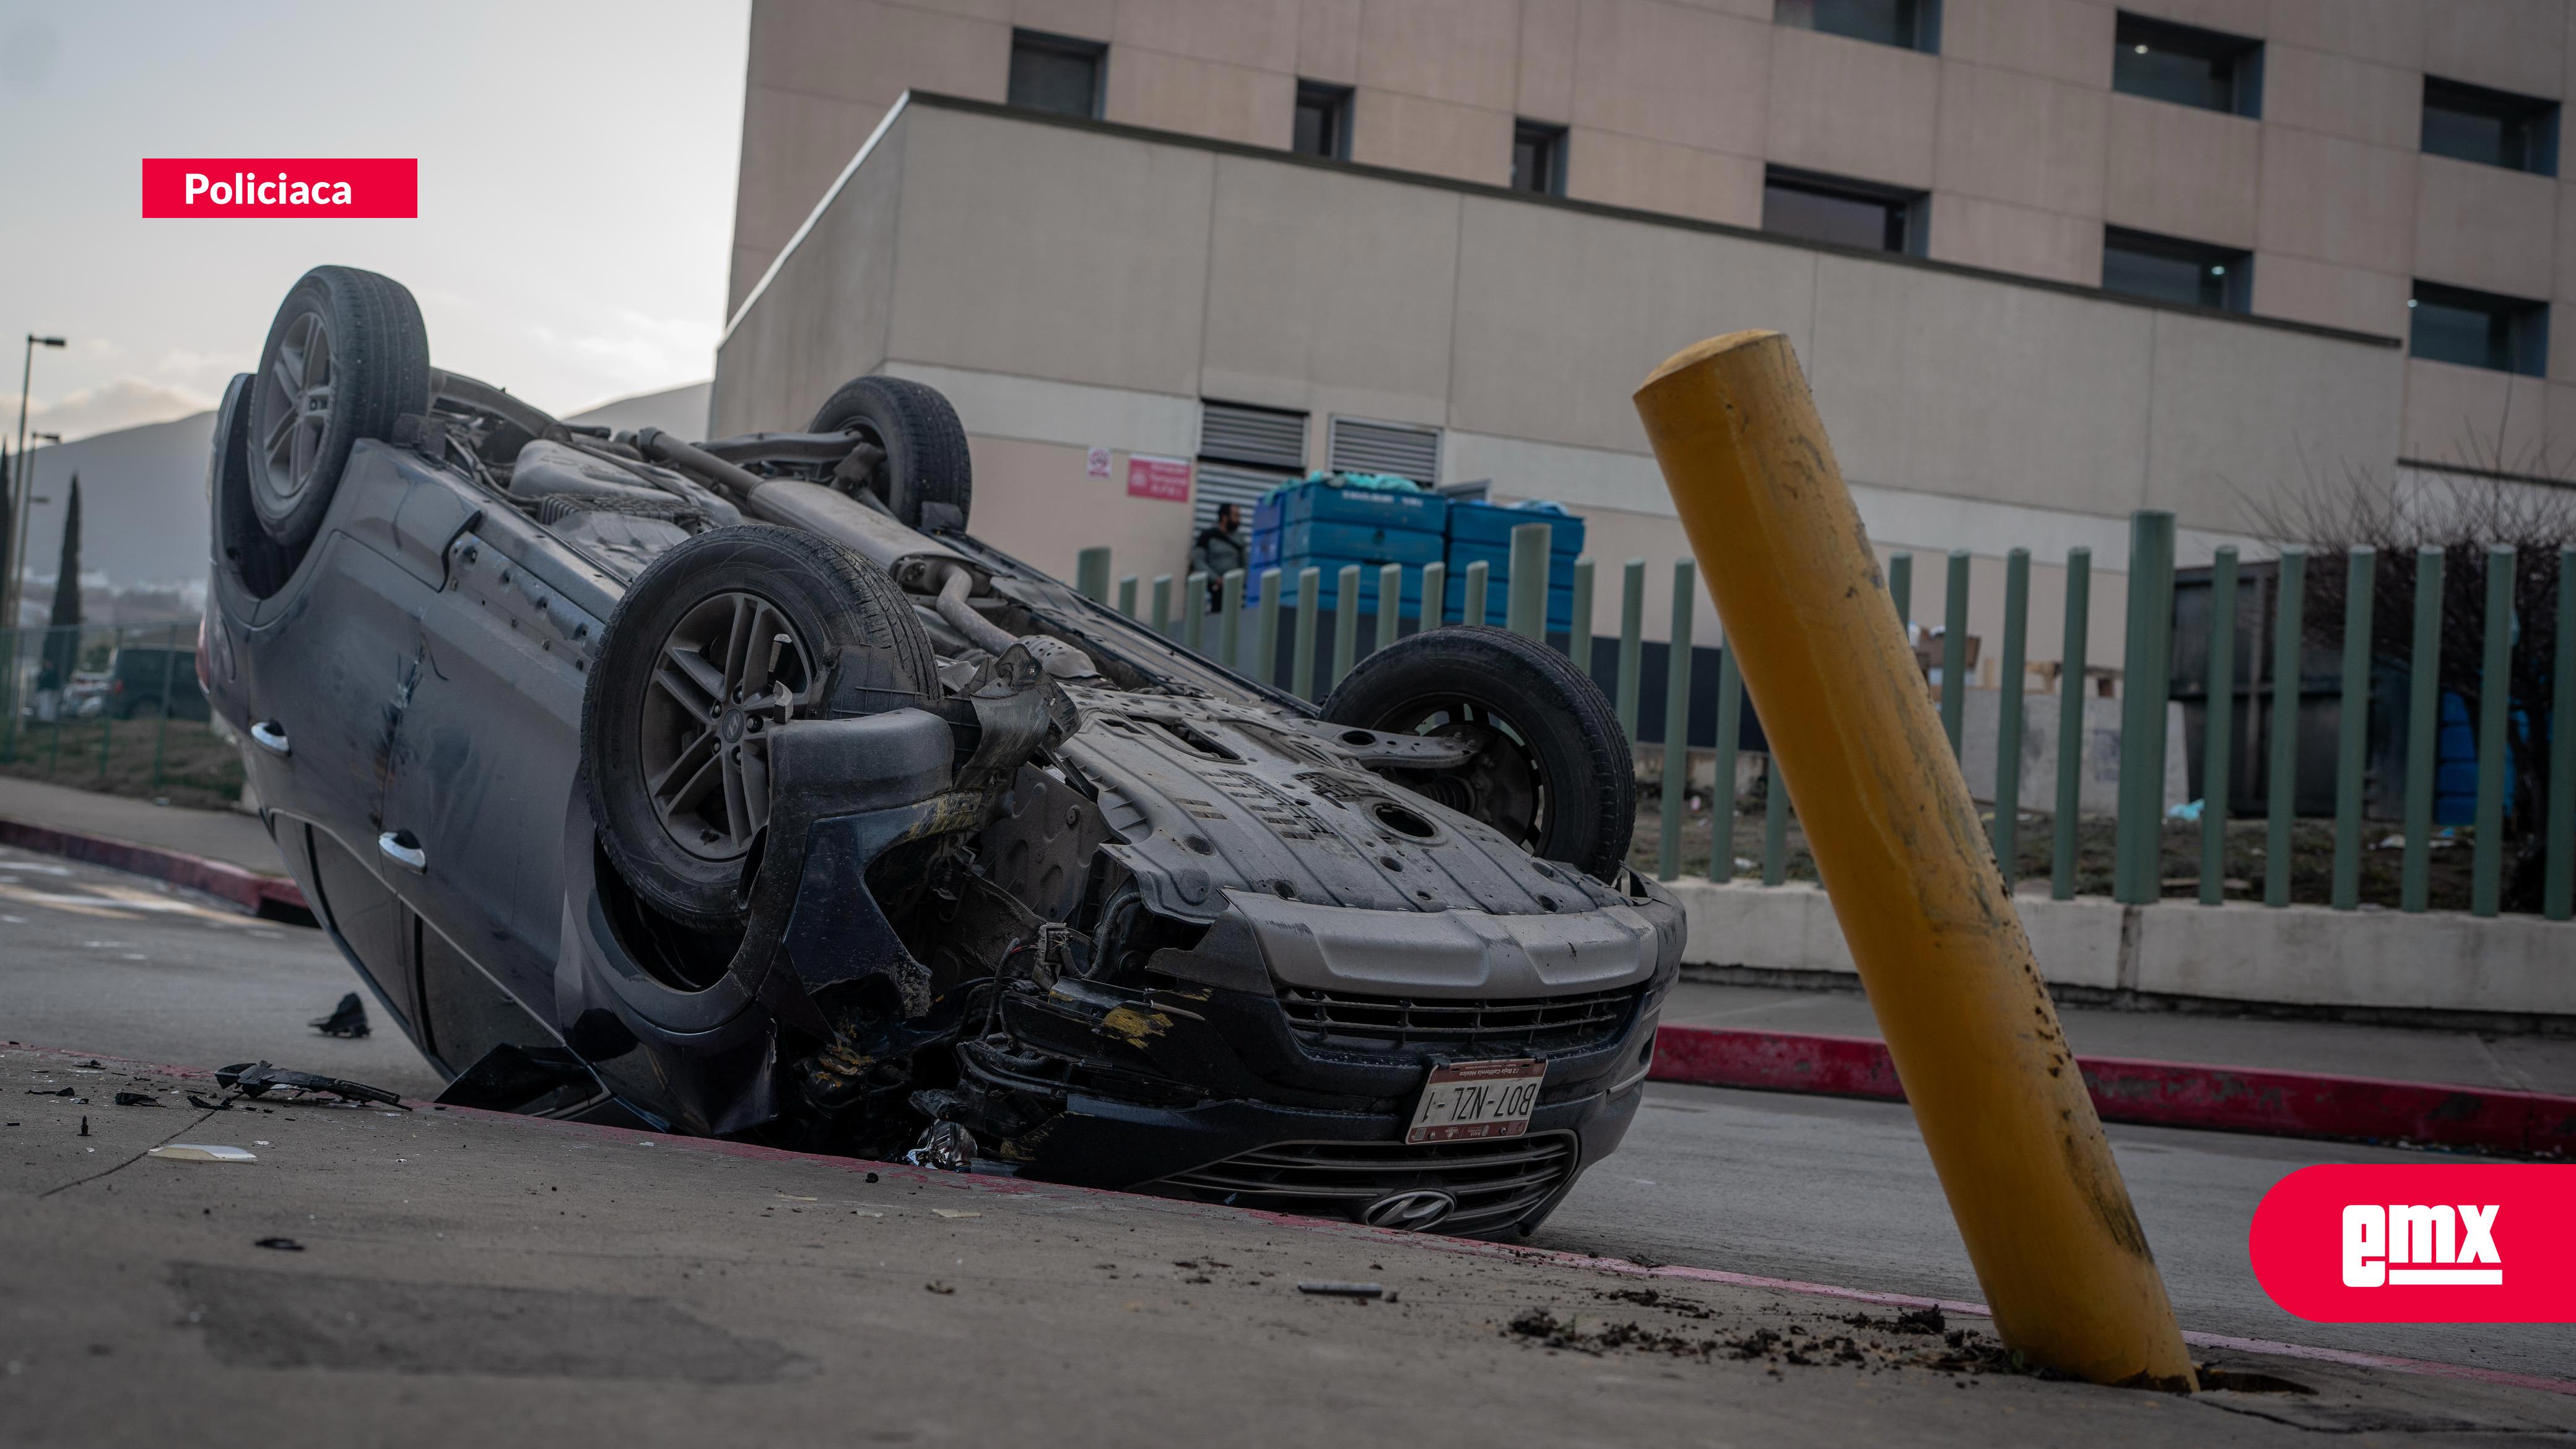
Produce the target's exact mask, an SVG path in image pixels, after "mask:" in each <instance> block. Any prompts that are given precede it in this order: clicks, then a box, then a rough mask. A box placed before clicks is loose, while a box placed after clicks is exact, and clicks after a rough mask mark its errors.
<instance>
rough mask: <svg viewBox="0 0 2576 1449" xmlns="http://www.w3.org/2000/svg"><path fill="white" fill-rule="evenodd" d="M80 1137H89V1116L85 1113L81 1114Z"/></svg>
mask: <svg viewBox="0 0 2576 1449" xmlns="http://www.w3.org/2000/svg"><path fill="white" fill-rule="evenodd" d="M80 1135H82V1136H83V1137H87V1136H88V1135H89V1114H88V1113H87V1112H83V1113H82V1114H81V1130H80Z"/></svg>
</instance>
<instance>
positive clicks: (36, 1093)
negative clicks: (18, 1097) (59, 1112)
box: [27, 1087, 72, 1097]
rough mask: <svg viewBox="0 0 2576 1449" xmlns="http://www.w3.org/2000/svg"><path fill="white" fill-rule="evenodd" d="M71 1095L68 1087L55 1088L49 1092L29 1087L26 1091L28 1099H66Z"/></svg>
mask: <svg viewBox="0 0 2576 1449" xmlns="http://www.w3.org/2000/svg"><path fill="white" fill-rule="evenodd" d="M71 1094H72V1089H71V1088H69V1087H60V1088H56V1089H55V1090H53V1091H50V1092H48V1091H45V1090H43V1089H41V1088H37V1087H29V1088H28V1089H27V1095H28V1096H30V1097H68V1096H70V1095H71Z"/></svg>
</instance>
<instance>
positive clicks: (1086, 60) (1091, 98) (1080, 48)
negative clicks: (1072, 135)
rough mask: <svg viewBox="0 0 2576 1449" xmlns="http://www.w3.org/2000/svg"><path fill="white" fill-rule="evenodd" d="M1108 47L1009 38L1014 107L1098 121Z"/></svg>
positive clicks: (1026, 35)
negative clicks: (1101, 85)
mask: <svg viewBox="0 0 2576 1449" xmlns="http://www.w3.org/2000/svg"><path fill="white" fill-rule="evenodd" d="M1108 69H1109V47H1108V46H1105V45H1103V44H1101V43H1100V42H1099V41H1096V40H1076V39H1074V38H1072V37H1071V36H1065V35H1045V34H1041V33H1039V32H1038V31H1035V30H1014V31H1012V32H1011V90H1010V102H1011V104H1012V105H1015V106H1021V107H1024V108H1026V109H1028V110H1032V111H1047V112H1050V113H1052V114H1055V115H1059V116H1080V117H1082V118H1083V119H1084V120H1086V121H1096V120H1098V119H1100V82H1101V77H1102V75H1103V74H1104V73H1105V72H1106V71H1107V70H1108Z"/></svg>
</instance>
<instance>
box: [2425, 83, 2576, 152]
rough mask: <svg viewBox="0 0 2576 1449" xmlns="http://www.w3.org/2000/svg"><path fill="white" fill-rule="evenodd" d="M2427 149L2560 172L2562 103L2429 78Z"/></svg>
mask: <svg viewBox="0 0 2576 1449" xmlns="http://www.w3.org/2000/svg"><path fill="white" fill-rule="evenodd" d="M2424 149H2425V150H2426V151H2427V152H2429V153H2431V154H2432V155H2435V156H2450V157H2454V158H2457V159H2458V160H2462V161H2476V162H2480V163H2483V164H2485V165H2488V166H2502V167H2504V168H2505V169H2507V170H2509V171H2529V172H2533V173H2535V174H2537V175H2541V176H2555V175H2557V174H2558V103H2557V102H2555V101H2543V100H2535V99H2533V98H2532V97H2530V96H2517V95H2514V94H2512V93H2510V92H2508V91H2491V90H2488V89H2487V88H2486V87H2484V86H2471V85H2462V84H2461V83H2459V82H2458V81H2446V80H2435V79H2434V78H2433V77H2431V76H2429V75H2428V76H2426V77H2424Z"/></svg>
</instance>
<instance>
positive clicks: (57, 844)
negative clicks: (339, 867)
mask: <svg viewBox="0 0 2576 1449" xmlns="http://www.w3.org/2000/svg"><path fill="white" fill-rule="evenodd" d="M0 845H15V846H18V847H19V848H21V849H24V850H39V851H43V852H44V853H45V854H47V855H59V856H62V857H64V858H66V859H69V860H78V861H86V862H88V863H89V864H91V865H103V866H106V867H108V868H109V869H111V870H122V871H129V872H131V873H133V874H135V875H143V876H150V877H151V878H153V879H154V880H165V881H168V882H169V883H170V884H172V885H176V886H186V887H187V888H188V889H190V890H197V891H204V892H205V893H206V894H208V895H210V896H217V897H220V898H222V899H224V900H228V901H230V902H232V903H233V904H234V905H237V906H239V907H241V908H242V909H243V910H245V911H248V912H250V913H251V914H252V915H254V916H262V915H275V914H277V913H278V912H279V911H281V910H284V911H303V912H305V913H307V914H310V913H311V912H312V909H313V908H312V907H311V906H309V905H307V904H306V903H305V900H304V892H303V891H302V890H301V889H299V888H298V887H297V886H296V884H295V882H294V881H292V880H289V879H287V878H286V877H284V876H276V875H262V874H260V873H259V872H258V871H255V870H245V869H243V868H242V867H241V866H238V865H234V864H233V863H232V862H230V861H223V860H208V859H206V858H205V857H204V856H201V855H190V854H188V853H187V852H185V851H180V850H164V849H162V848H161V847H159V846H157V845H137V844H135V843H134V842H133V841H130V840H115V839H111V838H109V837H107V836H104V835H85V834H82V833H81V832H80V831H77V830H62V829H58V828H56V827H54V826H51V825H31V824H29V823H28V822H26V821H24V820H8V819H0Z"/></svg>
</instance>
